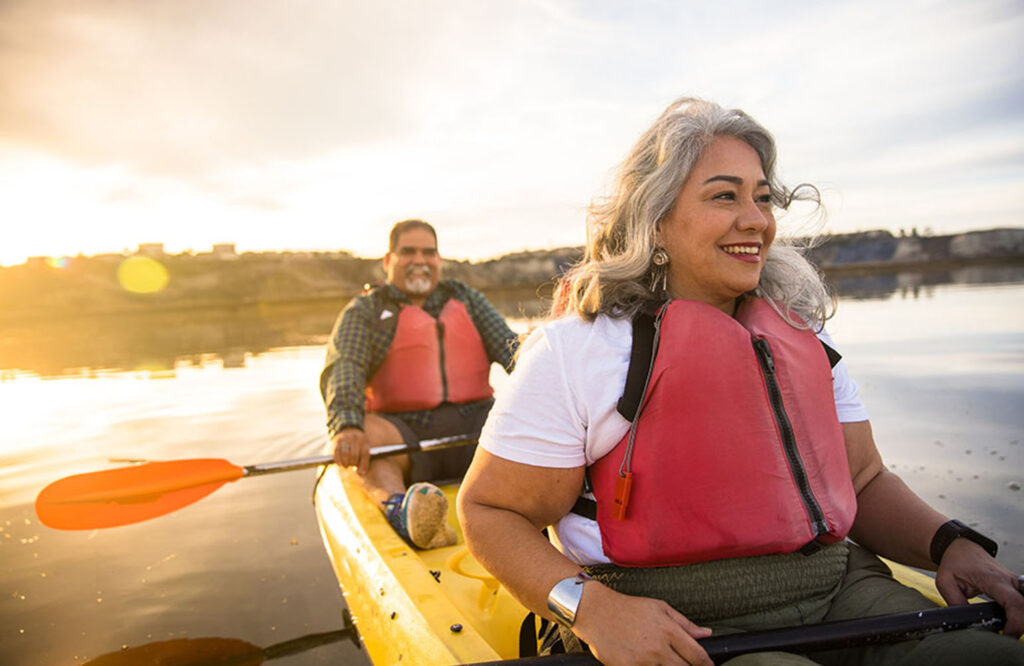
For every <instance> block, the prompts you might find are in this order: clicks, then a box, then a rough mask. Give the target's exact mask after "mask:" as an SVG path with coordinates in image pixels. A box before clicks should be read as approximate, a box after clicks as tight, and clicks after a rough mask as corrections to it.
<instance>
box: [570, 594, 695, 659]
mask: <svg viewBox="0 0 1024 666" xmlns="http://www.w3.org/2000/svg"><path fill="white" fill-rule="evenodd" d="M573 632H574V633H575V634H576V635H577V636H579V637H580V639H581V640H583V641H585V642H586V643H587V644H588V645H590V649H591V651H593V653H594V656H595V657H597V658H598V659H599V660H600V661H601V663H602V664H608V665H615V664H623V665H627V664H628V665H632V664H692V665H694V666H698V665H699V666H712V664H713V663H714V662H712V661H711V658H710V657H709V656H708V654H707V652H705V651H704V648H702V647H701V646H700V645H699V644H698V643H697V639H698V638H704V637H706V636H710V635H711V630H710V629H708V628H707V627H699V626H697V625H696V624H694V623H693V622H691V621H690V620H688V619H686V617H685V616H683V615H682V614H681V613H679V612H677V611H676V610H675V609H673V608H672V607H671V606H669V605H668V604H667V603H665V602H664V601H659V600H656V599H648V598H645V597H633V596H629V595H625V594H620V593H619V592H615V591H614V590H612V589H610V588H608V587H605V586H604V585H602V584H600V583H598V582H597V581H590V582H587V583H584V585H583V596H582V598H581V599H580V606H579V609H578V610H577V615H576V624H575V625H573Z"/></svg>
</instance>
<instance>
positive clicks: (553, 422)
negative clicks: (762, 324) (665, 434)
mask: <svg viewBox="0 0 1024 666" xmlns="http://www.w3.org/2000/svg"><path fill="white" fill-rule="evenodd" d="M818 337H820V338H821V339H822V340H824V341H825V343H826V344H828V345H829V346H833V345H832V341H831V339H830V338H829V337H828V335H827V334H826V333H824V332H822V333H821V334H819V336H818ZM632 341H633V335H632V322H631V321H630V320H629V319H613V318H611V317H607V316H604V315H602V316H599V317H598V318H597V319H596V320H595V321H593V322H588V321H585V320H583V319H580V318H578V317H575V316H570V317H564V318H562V319H558V320H555V321H552V322H548V323H546V324H544V325H542V326H540V327H538V328H537V329H536V330H534V331H533V333H532V334H531V335H530V336H529V338H528V339H527V340H526V342H524V343H523V347H522V349H521V350H520V356H519V360H518V361H517V362H516V369H515V371H514V372H513V373H512V375H511V377H509V381H508V384H507V385H506V386H505V387H504V388H503V390H502V391H501V392H499V394H498V396H497V399H496V401H495V403H494V407H493V408H491V412H490V414H489V415H488V417H487V423H486V425H485V426H484V429H483V433H482V434H481V436H480V446H482V447H483V448H484V449H486V450H487V451H488V452H489V453H491V454H493V455H495V456H498V457H499V458H504V459H506V460H511V461H513V462H518V463H525V464H528V465H536V466H540V467H559V468H567V467H580V466H581V465H591V464H593V463H594V461H595V460H597V459H599V458H601V457H602V456H604V455H605V454H607V453H608V452H609V451H611V450H612V449H613V448H615V445H616V444H618V443H619V441H620V440H621V439H622V437H623V436H624V435H625V434H626V432H627V431H628V430H629V421H627V420H626V419H625V418H623V417H622V415H621V414H619V412H618V411H616V404H617V403H618V400H619V398H620V397H621V396H622V390H623V387H624V386H625V384H626V372H627V370H628V369H629V356H630V350H631V348H632ZM832 384H833V390H834V394H835V401H836V412H837V413H838V415H839V420H840V421H841V422H844V423H847V422H854V421H866V420H867V418H868V416H867V412H866V411H865V409H864V406H863V405H862V404H861V402H860V399H859V398H858V397H857V385H856V384H855V383H854V382H853V380H852V379H851V378H850V376H849V374H848V373H847V370H846V366H845V364H844V363H843V362H842V361H840V362H839V363H838V364H837V365H836V366H835V368H833V370H832ZM553 527H554V530H553V534H552V535H551V537H552V541H553V542H554V544H555V545H556V546H557V547H558V548H559V550H561V551H562V552H563V553H564V554H566V555H567V556H568V557H570V558H572V559H573V560H575V561H576V562H577V563H579V564H597V563H605V562H608V561H609V560H608V558H607V557H606V556H605V554H604V552H603V550H602V549H601V534H600V531H599V530H598V526H597V522H596V521H593V520H590V519H588V518H584V517H583V516H579V515H577V514H574V513H569V514H567V515H566V516H565V517H563V518H562V519H561V520H560V521H559V522H558V524H556V525H554V526H553Z"/></svg>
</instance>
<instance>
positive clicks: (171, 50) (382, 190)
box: [0, 0, 1024, 265]
mask: <svg viewBox="0 0 1024 666" xmlns="http://www.w3.org/2000/svg"><path fill="white" fill-rule="evenodd" d="M1022 37H1024V3H1022V2H1021V1H1020V0H993V1H975V0H962V1H959V2H954V1H951V0H934V1H917V0H910V1H908V2H895V3H894V2H891V0H866V1H858V2H848V3H842V2H829V1H823V0H806V1H803V0H783V1H781V2H773V3H763V2H757V3H755V2H742V1H739V0H725V1H722V2H709V1H707V0H704V1H703V2H673V1H667V0H666V1H638V2H624V1H623V2H607V1H600V2H587V1H585V0H579V1H562V0H533V1H522V2H517V1H514V0H507V1H505V2H498V1H496V0H494V1H492V0H390V1H384V2H376V3H369V2H351V1H348V0H305V1H300V2H281V1H278V2H272V1H270V0H247V1H245V2H233V1H225V0H76V1H73V2H72V1H71V0H67V1H64V2H59V1H50V0H6V1H4V2H0V228H2V229H3V236H2V240H0V264H3V265H11V264H18V263H21V262H23V261H24V260H25V258H26V257H28V256H35V255H51V256H56V255H62V254H68V255H74V254H78V253H85V254H94V253H103V252H121V251H123V250H126V249H134V248H135V247H136V246H137V245H138V244H139V243H145V242H163V243H165V246H166V248H167V250H168V251H170V252H180V251H184V250H187V249H194V250H196V251H206V250H208V249H209V247H210V245H211V244H213V243H224V242H233V243H236V244H237V246H238V249H239V250H241V251H245V250H257V251H259V250H278V249H295V250H334V249H347V250H350V251H353V252H355V253H356V254H360V255H363V256H379V255H380V254H381V253H382V252H383V250H384V248H385V234H386V232H387V230H388V228H389V227H390V225H391V224H392V223H393V222H394V221H396V220H399V219H404V218H407V217H422V218H424V219H427V220H429V221H431V222H433V223H434V224H435V225H436V226H437V228H438V231H439V233H440V234H441V239H440V240H441V250H442V252H443V253H444V254H445V255H447V256H450V257H453V258H468V259H479V258H485V257H491V256H496V255H500V254H504V253H507V252H513V251H517V250H521V249H538V248H545V247H552V246H561V245H579V244H582V242H583V240H584V221H585V216H586V206H587V204H588V202H589V201H590V199H591V198H592V197H593V196H594V195H595V194H597V193H598V192H599V191H600V190H601V189H602V187H603V186H604V185H605V184H606V182H607V180H608V175H609V173H610V171H611V169H612V167H614V165H615V164H616V163H617V162H618V161H619V160H620V159H621V158H622V157H623V155H624V154H625V152H626V151H627V150H628V148H629V146H630V145H631V144H632V142H633V141H634V140H635V139H636V138H637V136H638V135H639V133H640V132H641V131H642V130H643V129H644V128H645V127H646V126H647V125H649V123H650V122H651V121H652V120H653V119H654V118H655V117H656V116H657V115H658V113H660V111H661V110H662V109H663V108H664V107H665V106H666V105H667V104H668V103H669V102H670V101H671V100H672V99H674V98H676V97H678V96H680V95H683V94H692V95H697V96H702V97H707V98H710V99H714V100H716V101H719V102H720V103H722V104H725V105H728V106H736V107H740V108H743V109H745V110H746V111H748V112H750V113H751V114H752V115H754V117H755V118H757V119H758V120H760V121H761V122H762V123H764V124H765V125H766V126H767V127H768V128H769V129H770V130H772V131H773V132H774V133H775V136H776V138H777V139H778V142H779V150H780V168H781V174H782V176H783V178H784V179H785V180H786V181H787V182H789V183H791V184H795V183H797V182H803V181H810V182H813V183H815V184H817V185H819V186H820V187H821V188H822V189H823V190H824V191H825V193H826V203H827V205H828V213H829V214H828V219H827V221H826V222H825V227H824V229H827V230H829V231H833V232H848V231H855V230H865V229H883V228H884V229H890V230H892V231H894V232H898V231H899V230H900V229H907V230H909V229H911V228H913V227H916V228H917V229H918V230H920V231H924V230H925V229H929V230H931V231H932V232H934V233H948V232H954V231H962V230H968V229H980V228H992V227H1007V226H1016V227H1019V226H1021V223H1022V214H1021V203H1022V201H1024V70H1022V68H1021V63H1022V62H1024V39H1022Z"/></svg>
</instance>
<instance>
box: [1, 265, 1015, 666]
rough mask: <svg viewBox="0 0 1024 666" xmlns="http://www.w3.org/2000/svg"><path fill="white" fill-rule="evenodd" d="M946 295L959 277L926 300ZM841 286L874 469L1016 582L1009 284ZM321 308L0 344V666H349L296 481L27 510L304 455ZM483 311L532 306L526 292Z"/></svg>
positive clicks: (102, 328) (918, 279)
mask: <svg viewBox="0 0 1024 666" xmlns="http://www.w3.org/2000/svg"><path fill="white" fill-rule="evenodd" d="M948 279H955V280H958V281H959V283H958V284H934V283H936V282H940V283H941V282H944V281H945V280H948ZM979 283H981V284H979ZM840 289H841V290H842V292H843V293H844V294H848V295H851V296H856V298H844V299H843V300H842V301H841V304H840V314H839V316H838V317H837V318H836V319H835V320H834V321H833V322H832V324H831V326H830V330H831V332H832V334H833V337H834V338H835V339H836V342H837V344H838V346H839V347H840V349H841V351H842V352H843V353H844V355H845V357H846V359H847V362H848V363H849V364H850V367H851V371H852V372H853V374H854V377H855V378H856V379H857V381H858V383H859V384H860V387H861V393H862V398H863V400H864V401H865V403H866V404H867V407H868V409H869V412H870V414H871V417H872V422H873V424H874V428H875V435H876V439H877V441H878V443H879V446H880V448H881V450H882V453H883V456H884V457H885V459H886V462H887V463H888V464H889V466H890V467H891V468H893V469H894V470H896V471H897V472H898V473H900V474H901V475H902V476H903V477H904V479H906V481H907V482H908V483H909V484H910V485H911V486H912V487H913V488H914V489H915V490H916V491H917V492H918V493H919V494H921V495H922V496H924V497H925V498H926V499H927V500H928V501H929V502H932V503H933V504H934V505H935V506H937V507H938V508H939V509H940V510H942V511H944V512H946V513H948V514H950V515H953V516H957V517H959V518H961V519H962V520H964V521H965V522H968V523H970V524H977V525H978V526H980V527H981V528H982V529H983V530H984V531H985V532H987V533H988V534H990V535H991V536H993V537H994V538H995V539H996V540H997V541H998V542H999V543H1000V549H1001V559H1002V560H1003V561H1004V562H1005V563H1007V564H1008V565H1010V566H1011V567H1012V568H1015V569H1016V570H1017V571H1024V537H1022V530H1021V525H1024V491H1022V490H1021V487H1022V485H1024V443H1022V442H1021V439H1022V437H1021V435H1022V432H1024V427H1022V426H1024V410H1022V407H1024V381H1022V380H1024V308H1022V307H1021V306H1022V305H1024V277H1022V276H1021V275H1020V273H1019V271H1003V272H999V273H991V272H986V273H979V274H971V273H969V272H968V273H960V274H957V275H953V276H948V275H947V276H945V277H944V278H942V279H939V278H936V276H935V275H931V276H924V277H922V276H900V277H897V276H889V277H886V278H884V279H878V278H873V279H870V280H861V281H858V282H849V283H841V284H840ZM338 306H340V304H328V305H326V306H323V307H318V308H309V307H306V308H285V309H282V308H276V309H273V310H266V309H263V310H252V311H241V312H236V313H231V314H230V315H226V314H219V315H191V316H187V317H186V316H183V315H151V316H148V317H143V318H138V317H137V318H133V319H122V320H112V319H109V318H107V319H95V320H83V321H79V322H74V323H73V324H67V323H62V324H59V325H58V324H53V325H48V326H43V325H35V326H33V327H31V328H28V327H15V326H8V327H6V328H3V329H0V379H2V381H0V423H2V427H0V664H4V665H6V664H12V665H25V666H33V665H36V664H38V665H51V664H82V663H85V662H87V661H88V660H90V659H94V658H96V657H99V656H101V655H104V654H108V653H120V654H121V655H122V659H121V660H120V662H118V663H124V664H127V663H135V661H134V660H133V659H131V657H133V656H137V655H138V654H139V653H138V652H132V650H139V649H142V646H146V645H151V644H153V643H157V642H163V641H172V640H175V639H185V638H188V639H199V638H219V639H225V640H227V639H232V640H235V641H244V642H246V643H249V644H250V645H252V646H254V648H261V649H262V648H272V647H273V646H275V645H279V644H281V643H283V642H286V641H293V640H295V639H302V638H305V639H306V641H305V643H306V645H305V646H304V647H305V649H302V650H301V651H299V652H295V653H293V654H291V655H290V656H283V657H279V658H276V659H275V662H274V663H278V664H282V665H286V664H292V665H299V664H301V665H307V664H349V665H352V664H365V663H366V659H365V656H364V655H363V653H362V652H360V651H358V650H357V649H356V648H355V647H354V646H353V645H352V644H351V643H350V642H349V641H348V640H346V639H345V638H344V637H342V636H339V635H338V630H340V629H341V628H342V620H341V615H342V609H343V608H344V603H343V600H342V597H341V594H340V592H339V590H338V586H337V583H336V581H335V579H334V576H333V573H332V571H331V568H330V565H329V563H328V561H327V558H326V555H325V554H324V550H323V547H322V545H321V543H320V537H319V533H318V531H317V527H316V522H315V519H314V512H313V508H312V505H311V497H310V495H311V491H312V482H313V480H312V472H308V471H306V472H302V471H300V472H292V473H287V474H279V475H273V476H267V477H260V478H253V479H244V480H241V481H239V482H236V483H234V484H229V485H228V486H225V487H224V488H222V489H221V490H219V491H217V492H216V493H215V494H214V495H212V496H210V497H208V498H206V499H204V500H202V501H201V502H199V503H197V504H194V505H192V506H190V507H187V508H185V509H182V510H180V511H178V512H176V513H173V514H170V515H168V516H165V517H162V518H158V519H156V520H152V521H149V522H145V523H140V524H137V525H131V526H125V527H119V528H113V529H105V530H93V531H81V532H61V531H56V530H52V529H49V528H46V527H44V526H41V525H40V524H38V522H37V520H36V518H35V515H34V512H33V509H32V502H33V500H34V498H35V495H36V494H37V493H38V492H39V490H40V489H41V488H42V487H43V486H44V485H45V484H47V483H49V482H50V481H53V480H55V479H57V478H60V477H63V476H66V475H69V474H74V473H78V472H85V471H94V470H97V469H104V468H108V467H111V466H113V465H114V464H115V463H114V462H112V461H119V460H128V459H142V458H145V459H175V458H190V457H224V458H227V459H229V460H231V461H232V462H235V463H239V464H252V463H260V462H271V461H277V460H287V459H292V458H300V457H305V456H309V455H314V454H317V453H319V452H320V451H321V448H322V446H323V444H324V440H325V437H324V435H323V433H322V426H323V420H324V419H323V408H322V406H321V404H320V398H319V394H318V392H317V388H316V384H317V376H318V374H319V370H320V364H321V361H322V357H323V352H322V348H320V347H319V346H316V345H318V344H322V342H323V340H324V338H325V336H326V333H327V331H329V329H330V326H331V323H332V321H333V318H334V315H335V313H336V311H337V309H338ZM500 306H501V307H502V308H503V309H504V310H505V311H506V312H507V313H509V315H510V316H518V315H522V314H527V315H528V314H530V313H532V312H535V311H536V309H537V306H536V304H534V303H533V302H532V301H531V297H530V296H529V295H527V296H526V297H525V298H524V299H517V298H515V297H508V298H503V299H501V301H500ZM517 325H518V326H520V327H523V326H525V325H526V321H525V319H521V318H520V319H518V320H517ZM44 377H45V378H44ZM500 379H501V376H500V375H498V376H496V384H497V386H498V388H499V390H500ZM203 645H206V643H203ZM122 650H124V651H123V652H122ZM273 654H274V652H273V650H268V651H267V653H266V655H267V656H271V655H273Z"/></svg>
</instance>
